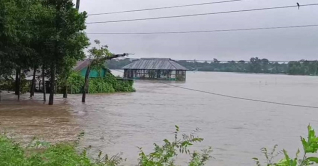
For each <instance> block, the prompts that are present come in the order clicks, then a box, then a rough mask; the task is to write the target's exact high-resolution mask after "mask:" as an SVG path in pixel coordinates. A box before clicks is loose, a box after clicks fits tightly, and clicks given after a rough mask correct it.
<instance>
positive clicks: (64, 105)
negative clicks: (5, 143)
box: [0, 72, 318, 165]
mask: <svg viewBox="0 0 318 166" xmlns="http://www.w3.org/2000/svg"><path fill="white" fill-rule="evenodd" d="M114 74H115V75H117V74H120V73H116V72H114ZM169 85H176V86H181V87H186V88H193V89H198V90H204V91H209V92H215V93H221V92H222V93H223V94H227V95H233V96H241V97H246V98H257V99H260V100H267V101H276V102H283V103H288V102H291V103H292V104H301V105H312V106H316V105H317V102H316V99H317V97H318V94H317V93H316V92H315V91H314V90H313V89H317V88H318V79H317V78H316V77H304V76H286V75H256V74H236V73H206V72H195V73H189V74H188V80H187V82H185V83H174V82H171V83H170V82H157V81H136V83H135V88H136V90H137V92H135V93H119V94H98V95H89V96H88V98H87V102H86V104H82V103H81V102H80V98H81V96H80V95H69V98H68V99H62V97H61V96H59V95H57V96H56V98H57V104H56V105H55V106H52V107H48V106H47V105H42V103H41V101H40V99H41V95H40V96H39V98H37V97H35V98H33V100H29V99H27V98H25V100H23V101H21V102H20V103H19V104H17V102H16V101H8V100H9V99H5V98H3V100H4V101H2V102H1V105H0V110H1V111H0V118H1V126H0V127H1V129H2V130H4V129H6V130H7V131H11V132H12V133H15V134H16V135H19V137H20V138H23V137H27V138H31V137H33V136H37V137H39V138H41V137H42V138H44V139H45V140H48V141H53V142H56V141H68V140H72V139H74V138H76V135H77V134H78V133H79V132H80V131H85V137H84V139H83V142H82V144H83V146H89V145H91V146H92V149H91V152H92V154H98V152H99V150H102V151H103V152H105V153H108V154H110V155H115V154H118V153H123V155H122V157H124V158H127V161H126V163H125V165H134V164H136V163H137V160H136V159H137V158H138V153H139V149H138V148H137V147H143V149H144V150H145V152H151V151H152V150H153V145H152V143H153V142H157V143H160V142H162V140H163V139H165V138H171V139H172V138H173V132H174V125H179V126H180V127H181V131H180V132H181V133H192V132H193V131H194V130H195V129H196V128H199V129H200V130H199V131H198V132H195V133H196V135H198V136H200V137H203V138H204V139H205V140H204V141H203V142H202V143H200V144H198V145H197V146H196V147H195V148H200V149H202V148H206V147H208V146H212V147H213V149H214V152H213V157H215V159H213V160H211V161H210V163H211V164H216V165H233V164H237V163H238V165H252V164H253V160H251V158H252V157H257V156H261V153H260V148H262V147H273V146H274V145H275V144H278V145H279V147H278V149H283V148H285V149H286V150H288V151H290V152H293V150H295V149H297V148H300V147H301V144H300V142H299V136H300V135H306V130H304V129H306V127H307V125H308V124H309V123H310V124H311V125H312V126H313V127H314V128H315V127H316V126H318V122H317V120H316V117H317V116H318V113H317V111H316V109H310V108H298V107H289V106H281V105H275V104H266V103H259V102H251V101H243V100H236V99H229V98H225V97H220V96H214V95H210V94H204V93H200V92H195V91H190V90H185V89H181V88H177V87H173V86H169ZM9 96H10V95H9ZM12 96H14V95H12ZM10 100H11V99H10ZM19 137H17V138H19ZM257 154H258V155H257ZM229 156H230V157H229ZM179 159H181V160H182V157H181V158H179ZM184 160H186V161H188V160H187V159H184Z"/></svg>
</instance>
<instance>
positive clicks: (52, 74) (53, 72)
mask: <svg viewBox="0 0 318 166" xmlns="http://www.w3.org/2000/svg"><path fill="white" fill-rule="evenodd" d="M55 73H56V66H55V64H52V65H51V80H50V83H51V86H50V98H49V105H53V102H54V91H55Z"/></svg>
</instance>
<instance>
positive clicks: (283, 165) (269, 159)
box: [253, 125, 318, 166]
mask: <svg viewBox="0 0 318 166" xmlns="http://www.w3.org/2000/svg"><path fill="white" fill-rule="evenodd" d="M301 142H302V145H303V152H302V154H303V157H302V158H299V154H300V153H301V152H300V150H298V151H297V153H296V157H295V158H291V157H289V155H288V153H287V151H286V150H283V151H282V152H283V154H284V158H283V159H281V160H279V161H278V162H276V163H275V162H274V161H273V159H274V158H275V157H277V156H278V154H280V153H277V154H276V155H274V153H275V150H276V147H277V145H276V146H275V147H274V149H273V151H272V152H271V153H270V154H269V153H267V149H266V148H263V149H262V152H263V154H264V155H265V158H266V165H267V166H309V165H315V164H318V158H317V157H313V156H312V157H308V155H317V151H318V137H317V136H316V134H315V131H314V130H313V129H312V127H311V126H310V125H309V126H308V137H307V139H305V138H303V137H301ZM253 159H254V160H255V161H256V165H257V166H261V162H260V161H259V159H258V158H253Z"/></svg>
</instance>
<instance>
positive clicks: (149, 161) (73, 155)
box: [0, 126, 211, 166]
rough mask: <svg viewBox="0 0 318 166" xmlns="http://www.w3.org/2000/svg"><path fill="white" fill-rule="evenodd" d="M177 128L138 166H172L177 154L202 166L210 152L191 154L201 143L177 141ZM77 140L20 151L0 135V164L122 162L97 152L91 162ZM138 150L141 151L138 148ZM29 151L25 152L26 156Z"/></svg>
mask: <svg viewBox="0 0 318 166" xmlns="http://www.w3.org/2000/svg"><path fill="white" fill-rule="evenodd" d="M178 134H179V127H177V126H176V132H175V139H174V141H168V140H167V139H165V140H164V142H165V144H164V145H163V146H159V145H157V144H155V152H153V153H150V154H148V155H146V154H145V153H144V152H143V151H142V150H141V152H140V159H139V161H140V163H139V165H140V166H168V165H169V166H174V160H175V157H176V156H177V155H178V153H186V154H188V155H189V156H190V157H191V158H192V159H191V161H190V163H189V166H203V165H204V164H205V162H206V161H207V160H208V159H209V158H210V155H209V154H210V153H211V149H208V150H205V151H203V153H202V154H200V153H198V152H191V151H190V150H189V149H188V148H189V147H190V146H192V145H193V143H196V142H201V141H203V139H202V138H199V137H194V136H193V135H183V139H182V140H180V139H178ZM78 142H79V141H78V140H77V141H76V142H75V144H57V145H50V144H48V143H45V142H40V141H33V142H32V143H31V144H30V145H29V146H27V148H25V149H23V148H22V147H21V146H20V145H19V144H17V143H15V142H13V141H12V140H11V139H9V138H7V137H5V136H0V165H8V166H16V165H17V166H57V165H61V166H118V165H120V163H121V162H122V161H124V160H123V159H122V158H121V157H120V156H119V155H115V156H113V157H108V156H107V155H103V154H102V153H101V152H100V153H99V155H98V158H97V159H95V160H92V159H90V158H89V157H87V150H88V149H89V148H85V149H84V150H83V152H82V153H77V150H76V149H77V145H78ZM140 149H141V148H140ZM26 152H29V153H26Z"/></svg>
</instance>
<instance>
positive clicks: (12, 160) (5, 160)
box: [0, 136, 123, 166]
mask: <svg viewBox="0 0 318 166" xmlns="http://www.w3.org/2000/svg"><path fill="white" fill-rule="evenodd" d="M99 157H100V158H99V159H97V160H96V162H92V160H91V159H90V158H89V157H88V156H87V152H86V150H84V151H83V152H82V153H78V152H77V148H76V146H75V145H74V144H65V143H62V144H57V145H50V144H48V143H45V142H40V141H35V142H32V144H30V145H29V146H28V147H27V148H26V149H23V148H22V147H21V146H20V145H19V144H17V143H15V142H13V141H12V140H11V139H8V138H7V137H5V136H0V165H8V166H57V165H63V166H76V165H77V166H116V165H118V164H119V163H120V162H121V161H123V160H122V159H121V158H120V157H118V156H115V157H112V158H108V157H107V155H106V156H105V157H101V156H99Z"/></svg>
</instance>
